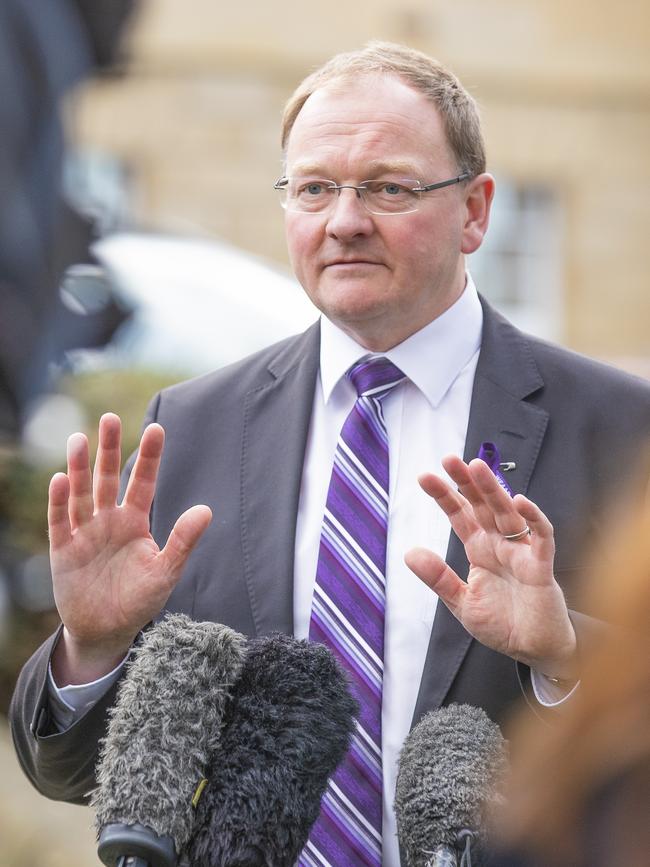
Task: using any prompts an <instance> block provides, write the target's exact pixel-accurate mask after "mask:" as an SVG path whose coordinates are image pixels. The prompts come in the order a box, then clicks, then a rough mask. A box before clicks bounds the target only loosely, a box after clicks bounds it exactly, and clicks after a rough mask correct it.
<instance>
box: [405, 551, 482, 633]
mask: <svg viewBox="0 0 650 867" xmlns="http://www.w3.org/2000/svg"><path fill="white" fill-rule="evenodd" d="M404 562H405V563H406V565H407V566H408V567H409V569H410V570H411V571H412V572H414V573H415V574H416V575H417V576H418V578H419V579H420V580H421V581H424V583H425V584H426V585H427V586H428V587H430V588H431V589H432V590H433V591H434V593H437V594H438V596H439V597H440V598H441V599H442V601H443V602H444V603H445V605H446V606H447V607H448V608H449V610H450V611H451V613H452V614H453V615H454V617H457V618H458V619H460V613H461V610H462V606H463V600H464V598H465V594H466V593H467V585H466V584H465V582H464V581H461V579H460V578H459V577H458V575H456V573H455V572H454V570H453V569H451V568H450V567H449V566H448V565H447V564H446V563H445V561H444V560H443V559H442V557H439V556H438V555H437V554H434V553H433V551H428V550H427V549H426V548H412V549H411V550H410V551H407V552H406V555H405V556H404Z"/></svg>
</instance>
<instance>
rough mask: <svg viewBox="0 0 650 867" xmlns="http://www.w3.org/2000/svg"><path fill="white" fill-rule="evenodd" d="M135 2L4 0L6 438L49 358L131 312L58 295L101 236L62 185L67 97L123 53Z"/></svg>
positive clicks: (0, 14) (0, 90)
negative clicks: (81, 305)
mask: <svg viewBox="0 0 650 867" xmlns="http://www.w3.org/2000/svg"><path fill="white" fill-rule="evenodd" d="M134 3H135V0H110V2H108V3H107V2H96V0H0V441H2V439H7V438H10V437H14V436H16V435H17V434H18V433H19V431H20V427H21V421H22V417H23V412H24V409H25V407H26V405H27V404H28V403H29V401H30V400H31V399H32V398H34V397H35V396H36V395H38V394H39V393H40V392H41V391H42V390H43V389H44V388H45V387H46V384H47V371H48V364H49V362H50V361H52V360H55V359H57V358H58V357H59V356H60V354H61V353H62V352H63V351H65V350H66V349H70V348H72V347H75V346H97V345H101V344H103V343H105V342H106V341H107V340H108V339H109V337H110V336H111V335H112V333H113V332H114V330H115V328H116V327H117V325H119V324H120V322H121V321H122V319H123V316H124V314H123V313H122V311H121V310H120V309H119V308H118V307H117V306H116V305H115V304H114V303H109V304H108V305H107V306H106V307H105V308H104V309H102V310H101V311H100V312H96V313H92V312H91V313H89V314H88V315H87V316H84V315H81V314H79V313H74V312H72V311H70V310H68V309H67V308H66V307H65V306H64V305H63V303H62V302H61V299H60V297H59V286H60V283H61V278H62V276H63V274H64V272H65V270H66V268H67V266H68V265H70V264H71V263H74V262H83V261H88V258H89V252H88V246H89V243H90V241H91V240H92V237H93V233H92V224H91V222H90V221H89V220H88V219H86V218H84V217H83V216H81V215H80V214H79V213H77V212H76V211H74V210H73V209H72V208H71V207H70V206H69V205H68V204H67V203H66V201H65V200H64V196H63V192H62V167H63V158H64V149H65V141H64V130H63V123H62V102H63V99H64V97H65V95H66V93H67V92H68V91H69V90H70V89H71V88H72V87H73V86H74V85H76V84H77V83H79V82H80V81H81V80H82V79H83V78H85V77H86V76H88V75H89V74H91V73H92V72H93V71H95V70H97V69H103V68H105V67H107V66H108V65H110V64H112V63H114V62H115V60H116V58H117V56H118V54H117V52H118V45H119V38H120V35H121V34H122V32H123V29H124V25H125V23H126V21H127V19H128V17H129V15H130V13H131V11H132V9H133V6H134Z"/></svg>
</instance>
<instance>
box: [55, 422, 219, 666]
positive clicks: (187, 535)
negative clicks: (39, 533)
mask: <svg viewBox="0 0 650 867" xmlns="http://www.w3.org/2000/svg"><path fill="white" fill-rule="evenodd" d="M163 443H164V433H163V430H162V428H161V427H160V426H159V425H156V424H154V425H149V427H148V428H147V429H146V430H145V432H144V433H143V435H142V440H141V442H140V449H139V452H138V456H137V459H136V461H135V464H134V467H133V471H132V473H131V477H130V480H129V484H128V487H127V490H126V493H125V495H124V499H123V501H122V503H121V504H120V505H118V504H117V496H118V491H119V475H120V420H119V418H118V417H117V416H116V415H113V414H110V413H109V414H107V415H104V416H103V417H102V419H101V421H100V426H99V446H98V450H97V458H96V461H95V468H94V472H92V473H91V470H90V461H89V453H88V442H87V440H86V438H85V436H83V435H82V434H74V435H73V436H72V437H70V440H69V442H68V472H67V474H64V473H57V474H56V475H55V476H54V478H53V479H52V481H51V483H50V492H49V508H48V525H49V534H50V560H51V567H52V580H53V586H54V596H55V601H56V605H57V608H58V611H59V614H60V616H61V620H62V621H63V623H64V625H65V628H66V637H67V639H68V640H69V641H73V642H75V643H76V644H77V646H78V647H80V648H84V647H88V648H92V649H93V652H94V653H95V654H97V653H99V652H103V653H105V654H106V656H107V657H108V656H111V655H115V654H118V653H120V652H122V651H126V649H127V648H128V647H129V645H130V644H131V642H132V640H133V638H134V636H135V635H136V634H137V632H138V631H139V630H140V629H141V628H142V627H143V626H144V625H145V624H146V623H147V622H148V621H149V620H151V618H152V617H154V616H155V615H156V614H158V612H159V611H160V610H161V608H162V607H163V606H164V604H165V602H166V600H167V598H168V597H169V594H170V593H171V591H172V589H173V588H174V586H175V584H176V582H177V581H178V579H179V578H180V575H181V571H182V569H183V566H184V564H185V561H186V560H187V557H188V556H189V554H190V553H191V551H192V549H193V548H194V546H195V545H196V543H197V542H198V539H199V537H200V536H201V534H202V533H203V531H204V530H205V528H206V527H207V526H208V524H209V522H210V520H211V513H210V510H209V509H208V507H207V506H193V507H192V508H191V509H189V510H188V511H187V512H185V513H184V514H183V515H181V516H180V518H179V519H178V521H177V522H176V525H175V526H174V528H173V530H172V532H171V533H170V536H169V539H168V540H167V543H166V545H165V546H164V548H162V549H159V547H158V545H157V544H156V542H155V541H154V539H153V537H152V536H151V534H150V532H149V511H150V508H151V503H152V501H153V496H154V492H155V486H156V479H157V474H158V468H159V465H160V458H161V454H162V449H163Z"/></svg>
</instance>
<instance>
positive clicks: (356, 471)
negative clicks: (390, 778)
mask: <svg viewBox="0 0 650 867" xmlns="http://www.w3.org/2000/svg"><path fill="white" fill-rule="evenodd" d="M347 376H348V378H349V379H350V380H351V382H352V383H353V385H354V386H355V388H356V390H357V394H358V398H357V402H356V403H355V405H354V407H353V408H352V411H351V412H350V415H349V416H348V417H347V419H346V420H345V423H344V425H343V428H342V430H341V433H340V436H339V440H338V443H337V446H336V453H335V455H334V468H333V471H332V478H331V481H330V486H329V490H328V493H327V503H326V504H325V515H324V518H323V529H322V532H321V540H320V550H319V553H318V568H317V571H316V586H315V588H314V598H313V602H312V611H311V623H310V628H309V637H310V639H312V640H313V641H320V642H322V643H323V644H326V645H327V646H328V647H330V648H331V649H332V650H333V651H334V653H335V654H336V656H337V657H338V659H339V660H340V661H341V662H342V663H343V665H344V666H345V668H346V669H347V670H348V672H349V674H350V679H351V683H352V689H353V692H354V693H355V695H356V697H357V698H358V700H359V705H360V714H359V721H358V724H357V731H356V733H355V735H354V738H353V742H352V746H351V748H350V751H349V752H348V754H347V756H346V758H345V760H344V761H343V763H342V764H341V765H340V766H339V768H338V769H337V771H336V773H335V774H334V776H333V777H332V779H331V780H330V782H329V784H328V787H327V791H326V792H325V795H324V796H323V800H322V802H321V812H320V816H319V818H318V820H317V822H316V824H315V825H314V827H313V828H312V831H311V834H310V836H309V840H308V842H307V845H306V846H305V848H304V850H303V852H302V854H301V856H300V860H299V862H298V864H299V865H300V867H330V865H331V867H356V865H359V867H361V865H364V867H366V865H367V867H380V865H381V827H382V766H381V696H382V680H383V668H384V665H383V660H384V610H385V598H386V588H385V584H386V578H385V576H386V528H387V524H388V438H387V435H386V425H385V423H384V416H383V412H382V406H381V401H382V399H383V398H384V397H385V396H386V395H387V394H388V392H389V391H390V390H391V389H392V388H393V387H394V386H396V385H397V384H398V383H399V382H402V380H404V379H405V376H404V374H403V373H402V372H401V371H400V370H398V368H397V367H395V365H394V364H392V363H391V362H390V361H389V360H388V359H387V358H372V359H365V360H362V361H360V362H358V363H357V364H355V365H354V367H352V368H351V369H350V370H349V371H348V373H347Z"/></svg>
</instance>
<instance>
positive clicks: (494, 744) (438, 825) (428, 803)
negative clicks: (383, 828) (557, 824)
mask: <svg viewBox="0 0 650 867" xmlns="http://www.w3.org/2000/svg"><path fill="white" fill-rule="evenodd" d="M507 766H508V753H507V743H506V741H505V740H504V738H503V736H502V734H501V731H500V729H499V727H498V726H497V725H496V723H494V722H492V720H490V719H489V717H488V716H487V714H486V713H485V712H484V711H483V710H481V708H476V707H471V706H470V705H454V704H452V705H449V707H443V708H439V709H438V710H434V711H431V712H430V713H428V714H427V715H426V716H424V717H423V718H422V719H421V720H420V722H419V723H418V724H417V726H415V728H414V729H413V731H412V732H411V733H410V734H409V735H408V737H407V738H406V740H405V741H404V746H403V748H402V751H401V754H400V759H399V769H398V774H397V786H396V791H395V815H396V819H397V831H398V836H399V840H400V844H401V845H402V847H403V848H404V850H405V852H406V856H407V864H408V865H409V867H425V865H426V863H427V861H428V860H429V859H430V857H431V852H432V851H434V850H435V849H436V847H437V846H441V845H442V846H448V847H450V848H452V849H453V848H454V846H455V845H456V838H457V834H458V832H459V831H461V830H463V829H469V830H471V831H474V832H476V833H477V835H478V841H479V846H480V843H481V840H484V838H485V829H486V819H487V813H488V808H489V805H490V804H491V803H493V802H494V800H495V799H497V798H499V791H500V789H501V786H502V783H503V780H504V777H505V774H506V771H507ZM427 853H429V854H427Z"/></svg>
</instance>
